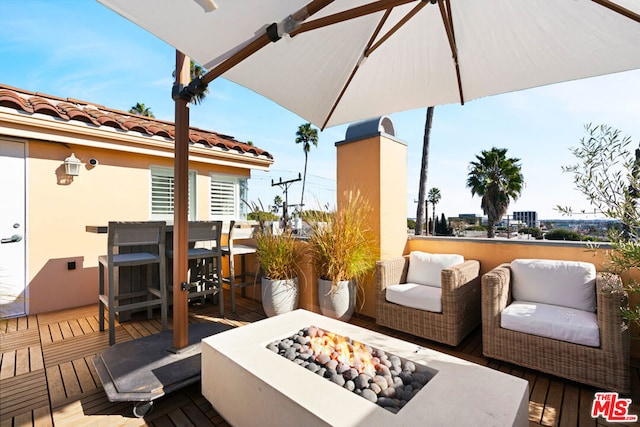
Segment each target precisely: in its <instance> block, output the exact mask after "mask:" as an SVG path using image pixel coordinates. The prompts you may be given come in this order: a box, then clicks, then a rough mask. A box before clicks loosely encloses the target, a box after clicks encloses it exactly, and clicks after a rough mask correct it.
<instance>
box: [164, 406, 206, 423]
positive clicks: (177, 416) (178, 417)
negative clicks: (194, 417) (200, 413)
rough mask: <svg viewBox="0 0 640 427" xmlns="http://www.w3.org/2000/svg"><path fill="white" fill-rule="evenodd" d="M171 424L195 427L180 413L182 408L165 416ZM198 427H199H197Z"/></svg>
mask: <svg viewBox="0 0 640 427" xmlns="http://www.w3.org/2000/svg"><path fill="white" fill-rule="evenodd" d="M167 416H168V417H169V419H170V420H171V422H172V423H173V424H174V425H176V426H195V425H197V424H194V423H193V422H192V421H191V420H190V419H189V417H187V415H186V414H185V413H184V412H182V408H179V409H175V410H173V411H171V412H169V413H168V414H167ZM198 427H199V426H198Z"/></svg>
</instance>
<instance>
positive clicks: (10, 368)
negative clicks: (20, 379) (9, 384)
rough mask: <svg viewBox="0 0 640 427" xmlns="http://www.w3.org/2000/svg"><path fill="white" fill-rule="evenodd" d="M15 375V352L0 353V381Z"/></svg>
mask: <svg viewBox="0 0 640 427" xmlns="http://www.w3.org/2000/svg"><path fill="white" fill-rule="evenodd" d="M15 374H16V350H13V351H7V352H3V353H2V365H0V380H4V379H6V378H11V377H14V376H15Z"/></svg>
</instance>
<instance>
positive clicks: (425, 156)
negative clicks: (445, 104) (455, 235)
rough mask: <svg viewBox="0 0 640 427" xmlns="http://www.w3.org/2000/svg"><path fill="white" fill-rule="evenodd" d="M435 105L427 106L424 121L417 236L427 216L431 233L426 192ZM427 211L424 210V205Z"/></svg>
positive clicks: (420, 232)
mask: <svg viewBox="0 0 640 427" xmlns="http://www.w3.org/2000/svg"><path fill="white" fill-rule="evenodd" d="M433 110H434V107H428V108H427V117H426V119H425V122H424V139H423V140H422V165H421V167H420V184H419V187H418V209H417V212H416V231H415V234H416V236H419V235H421V234H422V228H423V225H422V219H423V218H427V220H426V222H427V234H429V220H428V218H429V215H428V214H427V212H426V210H427V209H426V203H425V202H424V200H425V193H426V192H427V170H428V168H429V140H430V139H431V123H432V122H433ZM423 206H424V207H425V212H422V207H423Z"/></svg>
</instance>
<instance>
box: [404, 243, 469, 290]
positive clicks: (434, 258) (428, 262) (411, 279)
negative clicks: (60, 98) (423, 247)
mask: <svg viewBox="0 0 640 427" xmlns="http://www.w3.org/2000/svg"><path fill="white" fill-rule="evenodd" d="M463 262H464V257H463V256H462V255H456V254H430V253H427V252H420V251H412V252H411V253H410V254H409V270H408V271H407V283H417V284H419V285H427V286H435V287H438V288H441V287H442V282H441V275H440V272H441V271H442V269H443V268H448V267H453V266H454V265H458V264H462V263H463Z"/></svg>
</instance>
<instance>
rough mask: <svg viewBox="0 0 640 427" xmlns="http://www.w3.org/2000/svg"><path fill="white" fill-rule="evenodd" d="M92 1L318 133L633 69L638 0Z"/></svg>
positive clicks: (637, 61)
mask: <svg viewBox="0 0 640 427" xmlns="http://www.w3.org/2000/svg"><path fill="white" fill-rule="evenodd" d="M99 1H100V2H101V3H104V4H105V5H107V6H108V7H110V8H111V9H113V10H114V11H116V12H118V13H120V14H121V15H123V16H124V17H125V18H127V19H129V20H131V21H133V22H135V23H136V24H138V25H140V26H141V27H143V28H145V29H147V30H148V31H150V32H152V33H153V34H155V35H156V36H158V37H160V38H161V39H163V40H164V41H166V42H167V43H169V44H171V45H172V46H174V47H175V48H176V49H178V50H180V51H181V52H183V53H185V54H186V55H188V56H189V57H191V58H192V59H193V60H195V61H196V62H198V63H200V64H201V65H203V66H204V67H205V68H207V69H209V70H212V71H213V72H214V74H215V76H210V77H217V76H218V75H222V76H223V77H225V78H227V79H229V80H232V81H234V82H236V83H238V84H240V85H242V86H245V87H247V88H249V89H252V90H253V91H255V92H257V93H259V94H261V95H264V96H265V97H267V98H269V99H271V100H273V101H275V102H277V103H278V104H280V105H282V106H283V107H285V108H287V109H289V110H291V111H293V112H295V113H296V114H298V115H299V116H301V117H303V118H304V119H306V120H308V121H310V122H312V123H314V124H315V125H317V126H318V127H321V128H324V127H328V126H333V125H338V124H342V123H347V122H352V121H355V120H360V119H364V118H369V117H375V116H380V115H384V114H389V113H393V112H398V111H404V110H408V109H413V108H419V107H425V106H432V105H440V104H448V103H464V102H466V101H469V100H472V99H475V98H479V97H483V96H487V95H495V94H499V93H504V92H511V91H516V90H520V89H526V88H531V87H536V86H541V85H546V84H551V83H557V82H562V81H568V80H574V79H580V78H584V77H591V76H597V75H603V74H608V73H613V72H618V71H626V70H632V69H637V68H640V2H639V1H637V0H616V1H609V0H593V1H592V0H527V1H510V0H481V1H478V0H457V1H436V0H431V1H416V0H380V1H371V0H369V1H367V0H341V1H326V0H322V1H318V0H274V1H267V0H261V1H257V2H256V1H248V0H215V3H214V2H213V1H212V0H136V1H130V0H99ZM308 15H310V16H308ZM273 23H275V24H276V25H275V26H273V27H272V30H274V34H275V29H278V30H279V34H280V36H283V37H282V39H280V40H278V41H277V42H273V43H272V42H270V39H269V38H268V36H267V37H266V38H265V32H266V31H267V29H268V27H269V26H270V25H271V24H273ZM283 33H290V34H291V36H289V35H284V34H283ZM260 38H262V39H263V40H265V45H264V47H261V48H260V49H259V50H257V51H256V52H255V53H254V54H252V55H251V56H248V57H246V54H245V53H246V51H245V53H242V52H243V49H244V48H245V47H246V46H247V45H249V44H250V43H251V42H255V41H256V40H259V39H260ZM276 38H277V36H271V39H273V40H275V39H276ZM254 45H255V43H254ZM234 55H235V56H234ZM230 58H231V63H229V65H224V64H225V61H228V60H229V59H230ZM236 62H237V64H236ZM231 65H232V67H231V68H230V69H228V70H227V68H229V67H230V66H231ZM217 67H219V69H217Z"/></svg>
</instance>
